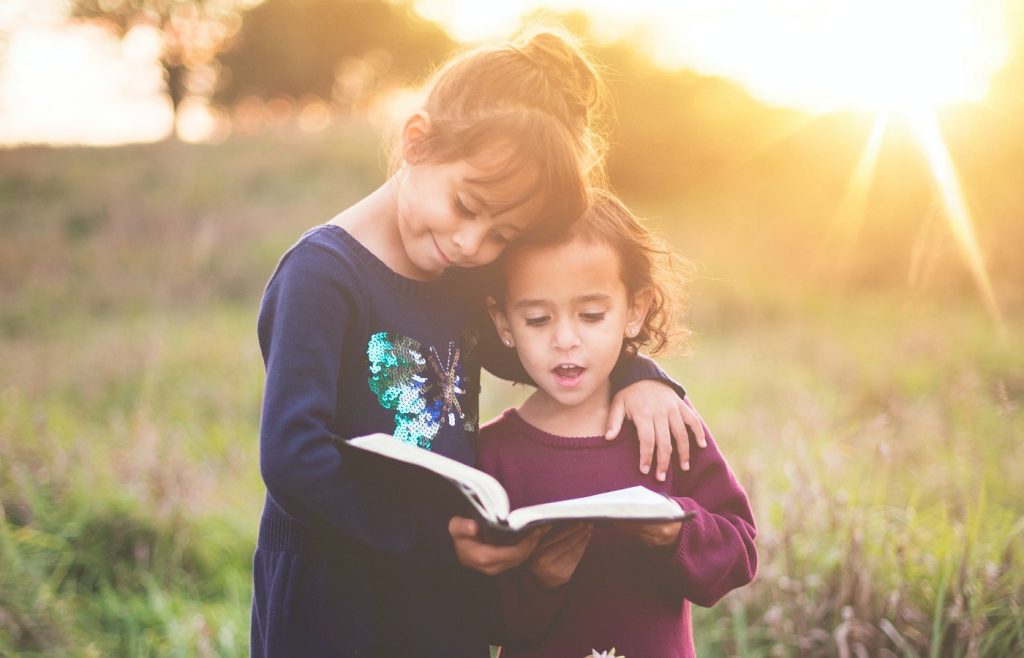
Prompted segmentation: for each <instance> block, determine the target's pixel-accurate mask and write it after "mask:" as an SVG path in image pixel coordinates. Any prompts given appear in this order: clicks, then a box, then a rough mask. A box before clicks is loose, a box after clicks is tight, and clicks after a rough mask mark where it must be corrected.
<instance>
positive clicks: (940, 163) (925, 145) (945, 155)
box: [906, 109, 1002, 325]
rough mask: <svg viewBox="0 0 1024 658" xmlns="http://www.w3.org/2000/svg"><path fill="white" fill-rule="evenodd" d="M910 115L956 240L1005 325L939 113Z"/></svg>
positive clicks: (989, 306)
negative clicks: (945, 138) (941, 127)
mask: <svg viewBox="0 0 1024 658" xmlns="http://www.w3.org/2000/svg"><path fill="white" fill-rule="evenodd" d="M906 116H907V118H908V121H909V123H910V126H911V130H912V131H913V133H914V136H915V137H916V138H917V141H918V142H919V144H920V146H921V150H922V151H923V152H924V154H925V157H926V158H927V161H928V167H929V169H930V170H931V172H932V176H934V179H935V180H934V183H935V192H936V194H937V195H938V197H939V199H940V201H941V204H942V210H943V214H944V215H945V217H946V221H947V222H948V223H949V228H950V231H951V232H952V234H953V238H954V239H955V240H956V244H957V247H958V248H959V249H960V252H961V254H962V255H963V258H964V261H965V262H966V264H967V268H968V270H969V271H970V273H971V276H972V278H973V279H974V282H975V284H976V285H977V286H978V291H979V292H980V293H981V297H982V300H983V302H984V303H985V307H986V308H987V309H988V311H989V313H990V314H991V315H992V317H993V318H994V319H995V320H996V322H997V323H998V324H1000V325H1002V312H1001V311H1000V308H999V304H998V302H997V301H996V296H995V292H994V291H993V288H992V281H991V279H990V278H989V275H988V270H987V268H986V266H985V257H984V254H982V251H981V246H980V245H979V244H978V237H977V233H976V232H975V230H974V222H973V220H972V218H971V213H970V210H969V209H968V207H967V201H966V199H965V198H964V194H963V191H962V189H961V187H960V181H959V179H958V177H957V173H956V167H955V166H954V165H953V158H952V157H951V156H950V154H949V149H948V148H947V147H946V143H945V141H944V140H943V138H942V130H941V129H940V127H939V122H938V120H937V119H936V117H935V113H934V111H931V110H923V109H922V110H917V111H908V112H907V113H906Z"/></svg>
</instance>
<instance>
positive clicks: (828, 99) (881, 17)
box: [0, 0, 1011, 144]
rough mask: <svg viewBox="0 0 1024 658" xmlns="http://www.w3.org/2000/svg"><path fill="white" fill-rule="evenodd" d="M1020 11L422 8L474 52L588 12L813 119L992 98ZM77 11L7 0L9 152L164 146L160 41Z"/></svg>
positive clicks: (2, 17) (868, 6)
mask: <svg viewBox="0 0 1024 658" xmlns="http://www.w3.org/2000/svg"><path fill="white" fill-rule="evenodd" d="M1010 1H1011V0H632V1H630V2H622V1H621V0H615V1H613V0H550V1H548V2H538V1H536V0H507V1H505V2H500V3H484V2H479V0H415V7H416V9H417V10H418V11H419V12H420V13H421V14H423V15H424V16H426V17H428V18H432V19H435V20H439V21H441V22H442V23H444V24H445V25H446V26H448V28H449V29H450V31H451V32H452V34H453V35H454V36H455V37H456V38H459V39H462V40H466V41H476V40H485V39H489V38H500V37H504V36H508V35H509V34H511V33H512V32H514V31H515V29H516V28H517V27H518V25H519V23H520V19H521V17H522V16H523V15H525V14H527V13H529V12H531V11H533V10H535V9H538V8H548V9H551V10H555V11H568V10H572V9H579V8H583V7H585V8H586V9H587V11H588V13H589V14H590V15H591V17H592V21H593V26H594V30H595V33H596V35H597V37H598V38H602V39H614V38H620V37H623V36H629V37H632V38H634V39H636V42H637V43H639V44H644V47H646V48H648V49H649V52H650V53H651V55H652V57H654V59H655V61H657V62H658V63H659V64H661V65H662V66H665V67H670V68H689V69H692V70H695V71H697V72H699V73H703V74H706V75H714V76H724V77H727V78H730V79H732V80H735V81H738V82H740V83H742V84H743V85H744V86H745V87H746V88H747V89H748V90H749V91H750V92H751V93H752V94H753V95H754V96H755V97H757V98H759V99H761V100H762V101H764V102H767V103H771V104H776V105H783V106H788V107H794V108H798V109H803V110H808V111H830V110H836V109H851V108H854V109H867V110H907V109H917V108H920V107H925V108H931V107H934V106H935V105H937V104H941V103H948V102H961V101H978V100H981V99H983V98H984V96H985V94H986V92H987V90H988V83H989V80H990V79H991V77H992V76H993V74H994V73H995V72H996V71H998V70H999V69H1000V68H1001V67H1002V66H1003V65H1004V63H1005V62H1006V59H1007V55H1008V50H1009V45H1008V42H1009V37H1008V35H1007V34H1006V29H1005V25H1006V24H1007V22H1008V20H1009V18H1008V10H1007V6H1006V4H1005V3H1007V2H1010ZM66 2H67V0H0V37H3V36H4V35H5V34H6V38H0V53H2V54H0V57H2V60H0V61H2V68H0V143H17V142H23V141H50V142H62V143H67V142H85V143H95V144H102V143H116V142H121V141H139V140H150V139H159V138H160V137H162V136H163V135H165V134H166V132H167V131H168V130H169V129H170V126H171V116H170V110H169V108H168V104H167V101H166V100H165V99H164V98H163V97H162V95H161V85H162V80H161V77H160V76H161V71H160V68H159V67H158V66H157V65H156V64H155V58H156V56H157V53H158V52H159V48H160V43H159V38H158V35H157V34H155V33H153V32H151V31H145V30H137V31H136V32H134V33H132V34H131V35H130V36H129V38H128V39H126V40H125V41H124V42H123V43H122V42H118V41H117V40H115V39H114V38H113V37H111V36H110V35H107V34H105V33H104V32H103V31H102V30H99V29H97V28H95V27H88V26H80V27H76V28H67V27H65V26H62V25H61V24H60V14H61V10H62V9H63V7H64V6H65V5H66Z"/></svg>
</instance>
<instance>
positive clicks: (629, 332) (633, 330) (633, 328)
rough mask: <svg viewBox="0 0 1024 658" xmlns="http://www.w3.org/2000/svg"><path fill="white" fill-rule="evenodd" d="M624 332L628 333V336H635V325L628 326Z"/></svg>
mask: <svg viewBox="0 0 1024 658" xmlns="http://www.w3.org/2000/svg"><path fill="white" fill-rule="evenodd" d="M626 333H628V334H629V337H630V338H636V327H630V328H629V331H627V332H626Z"/></svg>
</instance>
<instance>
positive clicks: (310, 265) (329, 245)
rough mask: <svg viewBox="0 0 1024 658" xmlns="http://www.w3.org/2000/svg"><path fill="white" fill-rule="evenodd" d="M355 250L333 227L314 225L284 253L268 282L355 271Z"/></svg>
mask: <svg viewBox="0 0 1024 658" xmlns="http://www.w3.org/2000/svg"><path fill="white" fill-rule="evenodd" d="M359 247H360V245H359V244H358V243H356V242H355V240H354V239H353V238H352V237H351V236H350V235H349V234H348V233H346V232H345V231H344V230H343V229H341V228H339V227H337V226H334V225H331V224H324V225H322V226H316V227H314V228H311V229H309V230H308V231H306V232H305V233H304V234H302V237H300V238H299V239H298V241H297V242H296V243H295V244H293V245H292V246H291V247H290V248H289V249H288V251H286V252H285V253H284V255H283V256H282V257H281V260H280V262H279V263H278V265H277V269H276V271H275V272H274V276H273V277H272V280H273V279H277V278H279V277H282V276H294V275H300V276H301V275H309V274H313V275H319V276H327V275H331V274H334V275H337V274H339V273H343V272H355V271H357V270H358V262H357V261H358V258H359V251H358V249H359ZM324 265H327V266H328V267H324Z"/></svg>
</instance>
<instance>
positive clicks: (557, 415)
mask: <svg viewBox="0 0 1024 658" xmlns="http://www.w3.org/2000/svg"><path fill="white" fill-rule="evenodd" d="M610 408H611V382H609V381H605V382H604V384H603V385H602V386H601V388H600V389H599V390H597V391H594V393H593V394H592V395H590V396H589V397H588V398H587V399H586V400H584V401H582V402H580V403H579V404H573V405H565V404H562V403H561V402H559V401H558V400H556V399H554V398H552V397H551V396H550V395H548V394H547V393H545V392H544V390H543V389H539V388H538V389H537V390H536V391H534V393H533V395H531V396H530V397H529V398H527V399H526V401H525V402H524V403H523V404H522V405H521V406H520V407H519V409H518V411H519V415H520V416H522V417H523V420H525V421H526V422H528V423H530V424H531V425H533V426H534V427H537V428H538V429H541V430H544V431H545V432H547V433H549V434H555V435H557V436H601V435H603V434H604V432H605V429H607V425H608V411H609V409H610Z"/></svg>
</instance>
